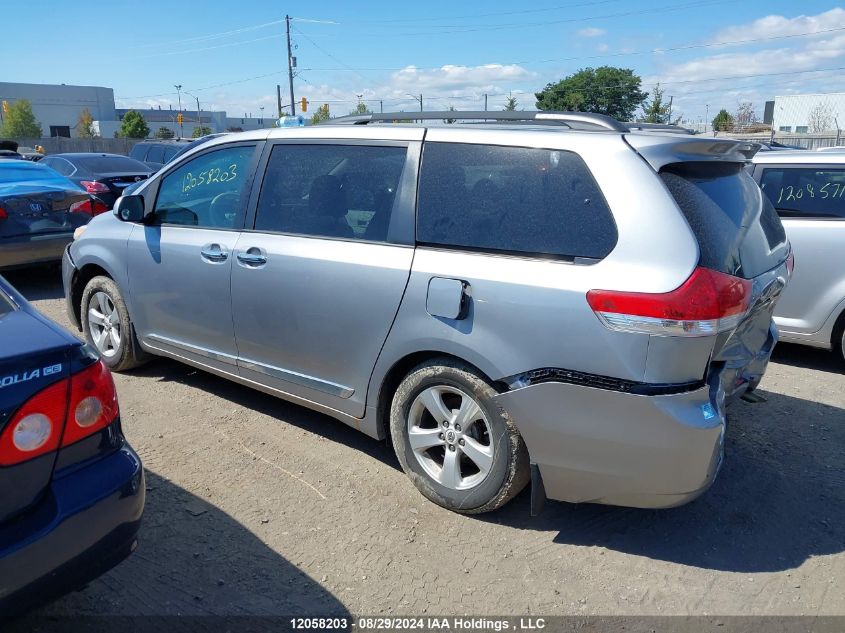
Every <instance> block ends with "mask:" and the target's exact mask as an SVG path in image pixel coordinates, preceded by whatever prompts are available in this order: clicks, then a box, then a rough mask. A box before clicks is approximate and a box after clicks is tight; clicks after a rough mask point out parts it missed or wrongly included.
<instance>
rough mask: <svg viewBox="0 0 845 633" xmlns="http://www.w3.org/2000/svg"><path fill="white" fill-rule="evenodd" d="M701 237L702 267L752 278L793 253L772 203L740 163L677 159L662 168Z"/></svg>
mask: <svg viewBox="0 0 845 633" xmlns="http://www.w3.org/2000/svg"><path fill="white" fill-rule="evenodd" d="M660 176H661V178H662V179H663V182H664V184H665V185H666V187H667V188H668V189H669V191H670V192H671V193H672V196H673V197H674V198H675V201H676V202H677V203H678V206H679V207H680V208H681V211H683V213H684V215H685V216H686V219H687V222H689V225H690V227H691V228H692V230H693V233H695V236H696V238H697V239H698V244H699V248H700V250H701V262H700V263H701V265H702V266H704V267H706V268H710V269H712V270H717V271H719V272H724V273H728V274H730V275H736V276H739V277H744V278H746V279H750V278H752V277H756V276H758V275H760V274H762V273H764V272H766V271H768V270H771V269H772V268H774V267H775V266H777V265H778V264H780V263H781V262H782V261H783V260H784V259H786V254H787V242H786V233H785V231H784V230H783V225H782V224H781V222H780V218H778V216H777V213H776V212H775V210H774V207H772V204H771V202H769V200H768V199H767V198H766V197H765V196H763V195H761V193H760V188H759V187H758V186H757V183H755V182H754V180H753V179H752V178H751V176H749V175H748V173H747V172H746V170H745V169H743V166H742V165H741V164H739V163H716V162H701V163H675V164H672V165H668V166H667V167H665V168H664V169H663V171H661V173H660Z"/></svg>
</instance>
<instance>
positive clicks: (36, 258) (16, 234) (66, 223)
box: [0, 159, 109, 268]
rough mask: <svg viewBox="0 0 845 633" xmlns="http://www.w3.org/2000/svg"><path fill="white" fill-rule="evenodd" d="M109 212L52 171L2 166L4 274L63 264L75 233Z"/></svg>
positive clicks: (21, 164) (23, 164) (13, 163)
mask: <svg viewBox="0 0 845 633" xmlns="http://www.w3.org/2000/svg"><path fill="white" fill-rule="evenodd" d="M108 208H109V207H107V206H106V205H105V204H103V203H102V201H100V200H97V199H96V198H94V197H92V196H91V194H89V193H87V192H86V191H84V190H83V189H82V187H80V186H79V185H77V184H76V183H74V182H71V181H70V180H68V179H67V178H65V177H64V176H61V175H59V173H58V172H56V171H54V170H53V169H50V168H49V167H46V166H44V165H41V164H39V163H31V162H29V161H25V160H6V159H2V160H0V268H10V267H15V266H25V265H30V264H38V263H42V262H50V261H55V262H58V261H60V260H61V258H62V253H63V252H64V248H65V246H67V244H68V243H69V242H71V241H72V240H73V232H74V230H76V228H77V227H79V226H82V225H83V224H87V223H88V222H89V221H90V220H91V218H92V217H93V216H94V215H97V214H98V213H102V212H104V211H107V210H108Z"/></svg>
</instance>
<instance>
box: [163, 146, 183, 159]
mask: <svg viewBox="0 0 845 633" xmlns="http://www.w3.org/2000/svg"><path fill="white" fill-rule="evenodd" d="M178 151H179V148H178V147H171V146H167V147H165V148H164V160H162V161H160V162H163V163H169V162H170V160H171V159H172V158H173V157H174V156H176V153H177V152H178Z"/></svg>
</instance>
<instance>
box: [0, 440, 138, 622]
mask: <svg viewBox="0 0 845 633" xmlns="http://www.w3.org/2000/svg"><path fill="white" fill-rule="evenodd" d="M144 496H145V488H144V471H143V467H142V465H141V460H140V458H139V457H138V455H137V454H136V453H135V451H133V450H132V448H131V447H129V445H128V444H125V443H124V444H123V446H122V447H121V448H120V449H119V450H117V451H115V452H114V453H112V454H111V455H108V456H107V457H104V458H101V459H97V460H96V461H94V462H93V463H91V464H89V465H87V466H85V467H83V468H79V469H77V470H74V471H72V472H70V473H68V474H66V475H63V476H60V477H56V478H54V480H53V483H52V485H51V490H50V493H49V494H48V496H47V497H46V498H45V499H44V501H43V502H42V503H41V504H39V505H38V506H37V507H36V508H34V509H33V510H31V511H29V512H27V513H26V514H25V515H24V516H22V517H19V518H18V519H16V520H14V521H12V522H10V523H9V524H8V525H4V526H2V527H0V615H15V614H19V613H22V612H24V611H26V610H29V609H31V608H33V607H35V606H38V605H39V604H42V603H44V602H47V601H49V600H51V599H53V598H56V597H58V596H60V595H62V594H64V593H67V592H68V591H72V590H74V589H76V588H78V587H80V586H82V585H84V584H85V583H87V582H89V581H90V580H93V579H94V578H96V577H97V576H99V575H101V574H102V573H104V572H105V571H107V570H108V569H110V568H111V567H113V566H114V565H116V564H117V563H119V562H120V561H122V560H123V559H124V558H126V556H128V555H129V554H130V552H131V551H132V550H133V549H134V547H135V544H136V535H137V533H138V527H139V525H140V521H141V514H142V512H143V509H144Z"/></svg>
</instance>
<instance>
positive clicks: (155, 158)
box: [146, 145, 164, 163]
mask: <svg viewBox="0 0 845 633" xmlns="http://www.w3.org/2000/svg"><path fill="white" fill-rule="evenodd" d="M146 160H147V161H148V162H150V163H163V162H164V147H162V146H161V145H153V146H152V147H150V151H149V152H147V158H146Z"/></svg>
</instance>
